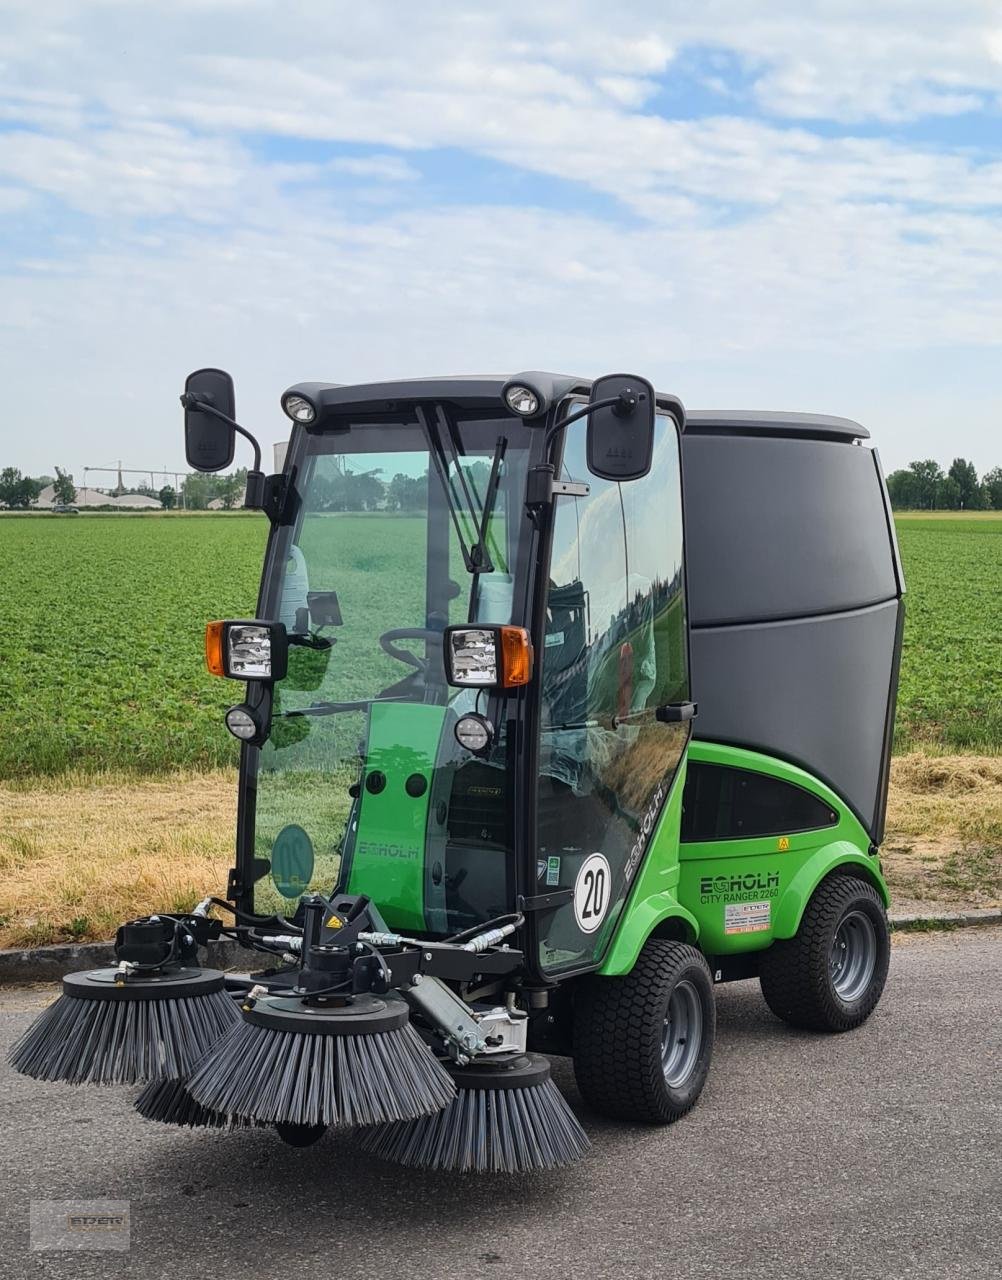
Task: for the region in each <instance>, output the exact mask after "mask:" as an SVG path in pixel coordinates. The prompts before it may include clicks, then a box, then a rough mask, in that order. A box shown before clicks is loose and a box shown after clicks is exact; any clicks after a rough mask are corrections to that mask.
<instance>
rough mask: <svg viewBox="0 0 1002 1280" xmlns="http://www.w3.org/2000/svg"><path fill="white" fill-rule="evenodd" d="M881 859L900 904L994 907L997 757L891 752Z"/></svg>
mask: <svg viewBox="0 0 1002 1280" xmlns="http://www.w3.org/2000/svg"><path fill="white" fill-rule="evenodd" d="M882 858H883V862H884V867H885V870H886V871H887V875H888V879H889V881H890V884H891V890H892V892H893V893H894V895H895V899H896V905H898V906H900V907H902V908H903V909H907V906H911V905H914V906H925V905H927V904H929V903H943V904H947V905H950V906H952V907H954V908H956V907H958V906H965V907H1000V906H1002V756H968V755H962V756H929V755H923V754H921V753H919V752H913V753H911V754H909V755H905V756H898V757H896V758H895V759H894V760H893V761H892V764H891V793H890V802H889V804H888V808H887V834H886V836H885V838H884V845H883V853H882ZM906 904H907V906H906Z"/></svg>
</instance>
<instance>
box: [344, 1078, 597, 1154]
mask: <svg viewBox="0 0 1002 1280" xmlns="http://www.w3.org/2000/svg"><path fill="white" fill-rule="evenodd" d="M448 1071H449V1075H450V1076H451V1077H452V1079H453V1081H454V1082H455V1084H456V1086H457V1089H458V1092H457V1093H456V1097H455V1100H454V1101H453V1102H451V1103H450V1104H449V1106H448V1107H446V1108H445V1110H444V1111H441V1112H439V1113H438V1114H437V1115H433V1116H425V1117H422V1118H421V1119H418V1120H413V1121H410V1122H408V1123H403V1124H400V1123H398V1124H387V1125H380V1126H379V1127H377V1128H373V1129H370V1130H368V1132H366V1133H364V1134H363V1135H362V1149H363V1150H364V1151H368V1152H369V1153H370V1154H372V1155H375V1156H379V1157H381V1158H382V1159H384V1160H392V1161H394V1162H396V1163H397V1164H403V1165H407V1166H408V1167H410V1168H413V1169H440V1170H448V1171H451V1172H455V1173H533V1172H537V1171H539V1170H543V1169H559V1168H562V1167H563V1166H564V1165H568V1164H571V1163H572V1162H573V1161H575V1160H579V1159H580V1158H581V1157H582V1156H583V1155H584V1154H585V1152H586V1151H587V1150H588V1146H589V1143H588V1138H587V1136H586V1134H585V1132H584V1130H583V1129H582V1128H581V1126H580V1124H579V1123H578V1121H577V1118H576V1117H575V1115H574V1112H573V1111H571V1109H570V1107H569V1106H568V1105H567V1103H566V1102H565V1101H564V1098H563V1095H562V1094H561V1093H560V1091H559V1089H557V1087H556V1085H555V1084H554V1083H553V1081H552V1080H551V1079H550V1064H549V1062H547V1060H546V1059H545V1058H542V1057H540V1056H539V1055H538V1054H534V1053H528V1054H522V1055H520V1056H518V1057H516V1058H508V1059H501V1060H498V1059H491V1058H488V1059H486V1060H482V1061H474V1062H472V1063H470V1064H469V1066H466V1067H458V1066H455V1065H451V1064H450V1066H449V1067H448Z"/></svg>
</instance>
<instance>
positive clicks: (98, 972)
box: [9, 968, 240, 1084]
mask: <svg viewBox="0 0 1002 1280" xmlns="http://www.w3.org/2000/svg"><path fill="white" fill-rule="evenodd" d="M239 1016H240V1015H239V1011H238V1009H237V1007H236V1005H235V1003H234V1001H233V999H232V997H230V996H228V995H227V994H226V993H225V991H224V976H223V974H222V973H220V972H218V971H217V970H215V969H184V968H182V969H177V970H174V971H172V972H166V971H165V972H162V973H151V974H148V975H147V974H143V975H139V976H137V975H134V974H129V975H128V976H125V975H124V974H123V972H122V970H121V969H94V970H92V971H91V972H89V973H71V974H67V976H66V977H65V978H64V979H63V993H62V995H61V996H60V997H59V999H58V1000H56V1001H55V1003H54V1004H51V1005H50V1006H49V1007H48V1009H46V1010H45V1012H44V1013H42V1014H41V1015H40V1016H39V1017H38V1018H37V1019H36V1020H35V1022H34V1023H33V1024H32V1025H31V1026H30V1027H29V1028H28V1030H27V1031H26V1032H25V1034H24V1035H23V1036H22V1037H21V1039H20V1040H19V1041H18V1042H17V1044H15V1045H14V1047H13V1049H12V1050H11V1052H10V1056H9V1062H10V1065H11V1066H12V1067H13V1068H14V1070H15V1071H19V1072H20V1073H21V1074H22V1075H26V1076H32V1077H33V1078H34V1079H35V1080H62V1081H65V1082H66V1083H68V1084H136V1083H143V1082H145V1081H148V1080H161V1079H165V1078H169V1079H174V1080H180V1079H184V1078H185V1077H186V1076H187V1075H188V1074H189V1073H190V1072H191V1071H192V1069H193V1068H194V1067H195V1065H196V1063H197V1062H199V1061H200V1060H201V1058H202V1057H203V1056H204V1054H205V1053H206V1051H207V1050H208V1049H209V1048H210V1046H211V1045H212V1044H213V1043H214V1042H215V1041H216V1040H218V1039H219V1037H220V1035H221V1034H222V1033H223V1032H224V1031H225V1030H226V1029H227V1028H228V1027H230V1026H232V1025H233V1023H235V1022H236V1021H237V1020H238V1018H239Z"/></svg>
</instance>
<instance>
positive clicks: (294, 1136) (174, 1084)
mask: <svg viewBox="0 0 1002 1280" xmlns="http://www.w3.org/2000/svg"><path fill="white" fill-rule="evenodd" d="M134 1106H135V1109H136V1110H137V1111H138V1112H139V1114H140V1115H141V1116H142V1117H143V1119H144V1120H156V1121H157V1122H158V1123H160V1124H174V1125H178V1126H180V1127H182V1128H188V1129H235V1128H250V1127H251V1126H255V1127H263V1126H262V1124H261V1122H260V1121H258V1120H243V1119H241V1118H240V1117H239V1116H227V1115H223V1114H222V1113H221V1112H219V1111H210V1110H209V1109H208V1108H207V1107H203V1106H202V1105H201V1103H198V1102H196V1101H195V1099H194V1098H193V1097H192V1096H191V1094H190V1093H189V1092H188V1084H187V1082H186V1081H185V1080H152V1081H151V1082H150V1083H149V1084H148V1085H147V1086H146V1088H145V1089H144V1090H143V1091H142V1093H141V1094H140V1095H139V1097H138V1098H137V1099H136V1101H135V1103H134ZM326 1131H327V1126H326V1125H325V1124H316V1125H301V1124H276V1125H275V1132H276V1133H277V1134H278V1136H279V1137H280V1138H281V1139H282V1141H283V1142H284V1143H285V1144H286V1145H287V1146H290V1147H311V1146H313V1144H314V1143H315V1142H319V1141H320V1139H321V1138H322V1137H323V1136H324V1134H325V1133H326Z"/></svg>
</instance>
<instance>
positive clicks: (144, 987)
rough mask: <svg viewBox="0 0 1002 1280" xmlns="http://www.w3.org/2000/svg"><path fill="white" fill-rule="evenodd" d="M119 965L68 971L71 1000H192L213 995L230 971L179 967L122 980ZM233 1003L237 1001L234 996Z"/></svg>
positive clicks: (65, 982)
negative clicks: (171, 970) (117, 966)
mask: <svg viewBox="0 0 1002 1280" xmlns="http://www.w3.org/2000/svg"><path fill="white" fill-rule="evenodd" d="M120 978H121V974H120V973H119V972H118V970H117V969H88V970H86V971H85V972H83V973H68V974H66V976H65V977H64V978H63V995H64V996H69V998H70V999H71V1000H115V1001H118V1002H120V1003H128V1002H129V1001H141V1000H190V999H192V998H194V997H196V996H211V995H213V994H214V993H215V992H217V991H222V990H224V989H225V986H226V975H225V974H224V973H222V972H221V971H220V970H218V969H177V970H174V971H173V972H168V973H162V974H161V973H156V974H150V975H149V976H146V975H144V976H142V977H129V978H127V979H126V980H125V981H124V982H120V981H119V979H120ZM231 1003H232V1004H234V1007H235V1002H234V1001H232V1000H231Z"/></svg>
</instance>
